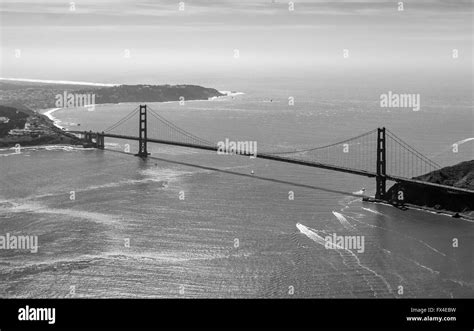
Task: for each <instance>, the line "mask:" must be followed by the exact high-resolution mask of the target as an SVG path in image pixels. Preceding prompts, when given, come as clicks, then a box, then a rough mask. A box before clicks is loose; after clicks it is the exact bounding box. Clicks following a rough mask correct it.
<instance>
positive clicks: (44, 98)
mask: <svg viewBox="0 0 474 331" xmlns="http://www.w3.org/2000/svg"><path fill="white" fill-rule="evenodd" d="M65 93H73V94H89V95H91V94H94V95H95V104H103V103H119V102H164V101H179V100H180V98H181V97H183V98H184V100H208V99H209V98H212V97H219V96H223V94H221V93H220V92H219V91H217V90H216V89H213V88H206V87H202V86H197V85H119V86H112V87H101V86H84V85H68V84H51V83H31V82H12V81H0V103H1V104H4V105H5V104H12V103H19V104H22V105H25V106H27V107H30V108H32V109H36V110H38V109H47V108H56V107H58V106H57V105H56V101H57V99H58V98H57V96H62V95H64V94H65Z"/></svg>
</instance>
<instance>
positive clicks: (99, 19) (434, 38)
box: [0, 0, 473, 83]
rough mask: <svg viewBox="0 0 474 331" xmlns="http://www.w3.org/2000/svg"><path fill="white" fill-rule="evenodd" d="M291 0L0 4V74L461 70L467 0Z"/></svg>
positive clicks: (87, 76) (469, 9)
mask: <svg viewBox="0 0 474 331" xmlns="http://www.w3.org/2000/svg"><path fill="white" fill-rule="evenodd" d="M293 3H294V7H293V9H294V10H290V9H292V8H291V4H290V3H289V1H282V0H273V1H272V0H265V1H250V0H221V1H218V0H187V1H182V2H180V1H168V0H166V1H160V0H101V1H96V0H94V1H92V0H77V1H74V2H72V1H62V0H22V1H18V0H1V5H0V13H1V23H0V26H1V36H0V37H1V53H0V55H1V68H0V69H1V72H0V77H22V78H31V79H60V80H86V81H100V82H104V83H131V82H136V81H137V80H147V82H149V81H150V80H151V81H153V82H156V83H159V82H163V81H164V80H170V79H172V78H173V77H177V78H176V79H181V80H184V81H186V82H187V81H189V80H192V79H193V78H195V77H201V78H202V77H206V78H207V79H208V80H212V79H213V77H219V76H223V75H224V76H229V77H231V76H232V75H236V76H238V75H241V76H242V75H252V76H259V77H266V76H272V75H280V76H282V75H285V74H291V73H295V74H296V73H304V72H331V71H339V72H347V71H364V70H365V71H367V72H372V71H380V70H392V71H394V72H399V71H400V70H402V71H403V70H405V71H408V72H410V71H411V72H413V71H417V72H423V71H442V70H452V69H453V66H454V69H455V70H459V71H460V72H462V71H464V72H465V71H470V72H471V73H472V58H473V56H472V55H473V49H472V48H473V46H472V45H473V1H472V0H467V1H466V0H455V1H454V0H444V1H440V0H412V1H403V10H399V9H400V4H399V1H375V0H365V1H364V0H358V1H355V0H345V1H337V0H333V1H318V0H298V1H294V2H293ZM183 5H184V7H183ZM180 9H182V10H180ZM454 49H457V50H458V54H459V55H458V58H456V59H453V50H454ZM345 50H346V51H345ZM344 52H346V53H344ZM345 55H346V56H345Z"/></svg>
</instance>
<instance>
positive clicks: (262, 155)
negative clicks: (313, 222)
mask: <svg viewBox="0 0 474 331" xmlns="http://www.w3.org/2000/svg"><path fill="white" fill-rule="evenodd" d="M68 132H69V133H76V134H84V133H85V132H84V131H68ZM103 136H104V137H109V138H118V139H126V140H137V141H138V140H139V137H134V136H126V135H118V134H113V133H103ZM147 141H148V142H153V143H157V144H164V145H172V146H181V147H188V148H196V149H202V150H209V151H217V150H218V148H217V146H204V145H197V144H191V143H181V142H176V141H169V140H160V139H152V138H151V139H150V138H147ZM238 155H244V156H247V157H250V156H251V155H250V154H247V155H245V154H238ZM256 157H257V158H260V159H267V160H273V161H278V162H285V163H292V164H299V165H303V166H307V167H315V168H321V169H327V170H333V171H339V172H344V173H350V174H353V175H358V176H364V177H369V178H374V177H376V176H377V174H376V173H375V172H370V171H364V170H357V169H351V168H345V167H339V166H334V165H329V164H324V163H319V162H314V161H303V160H297V159H292V158H287V157H281V156H277V155H271V154H268V153H260V154H258V153H257V156H256ZM385 178H386V179H387V180H391V181H394V182H400V183H411V184H416V185H423V186H429V187H434V188H439V189H444V190H448V191H451V192H457V193H463V194H466V193H467V194H472V195H473V196H474V191H472V190H468V189H463V188H458V187H453V186H447V185H441V184H436V183H430V182H424V181H421V180H416V179H411V178H403V177H396V176H390V175H386V176H385Z"/></svg>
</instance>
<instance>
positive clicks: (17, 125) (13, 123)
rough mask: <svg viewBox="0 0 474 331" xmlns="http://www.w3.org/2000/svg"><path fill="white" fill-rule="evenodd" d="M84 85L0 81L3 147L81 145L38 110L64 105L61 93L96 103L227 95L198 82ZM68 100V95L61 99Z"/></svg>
mask: <svg viewBox="0 0 474 331" xmlns="http://www.w3.org/2000/svg"><path fill="white" fill-rule="evenodd" d="M103 85H104V84H94V85H90V86H88V85H85V83H81V82H67V83H66V84H63V83H62V82H59V83H58V82H54V83H52V82H49V81H47V82H38V81H32V80H28V81H16V80H0V147H12V146H15V145H16V144H20V145H22V146H26V145H42V144H72V145H77V144H82V143H83V142H82V141H81V140H79V139H78V138H75V137H74V136H73V135H70V134H67V132H63V131H62V130H61V129H59V128H57V127H56V126H55V125H54V123H53V122H52V121H51V120H50V119H49V118H47V117H46V116H44V115H41V114H40V113H39V112H36V111H37V110H42V109H49V108H62V106H58V105H57V102H58V100H59V99H60V98H58V96H68V95H70V94H74V95H93V96H94V102H93V103H94V104H105V103H123V102H165V101H180V100H185V101H188V100H209V99H212V98H215V97H221V96H225V95H226V94H223V93H221V92H219V91H218V90H216V89H213V88H206V87H202V86H197V85H111V86H103ZM62 99H63V100H65V98H64V97H63V98H62Z"/></svg>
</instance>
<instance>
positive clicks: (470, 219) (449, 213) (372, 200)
mask: <svg viewBox="0 0 474 331" xmlns="http://www.w3.org/2000/svg"><path fill="white" fill-rule="evenodd" d="M362 201H363V202H368V203H374V204H379V205H384V206H388V207H393V208H397V206H395V205H392V204H391V203H389V202H386V201H383V200H378V199H375V198H373V197H369V198H367V199H365V200H364V199H363V200H362ZM403 207H405V208H406V209H408V210H417V211H421V212H425V213H430V214H435V215H440V216H448V217H450V218H454V219H460V220H463V221H466V222H469V223H474V217H473V216H471V215H467V214H463V213H459V212H454V211H449V210H444V209H442V210H441V209H433V208H430V207H426V206H417V205H413V204H410V203H405V204H404V205H403ZM397 209H399V208H397ZM456 214H457V215H459V218H457V217H454V215H456Z"/></svg>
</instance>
